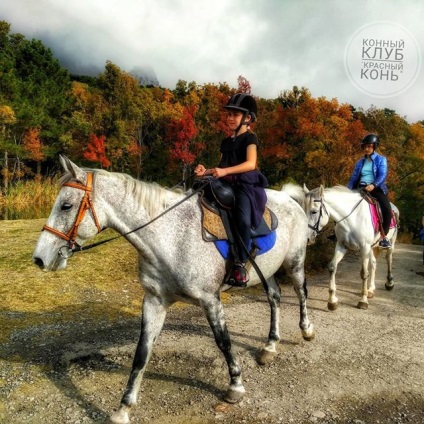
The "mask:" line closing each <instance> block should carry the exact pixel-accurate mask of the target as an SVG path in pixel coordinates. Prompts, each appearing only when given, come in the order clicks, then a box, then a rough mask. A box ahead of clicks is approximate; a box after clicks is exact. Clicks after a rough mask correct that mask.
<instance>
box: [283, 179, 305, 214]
mask: <svg viewBox="0 0 424 424" xmlns="http://www.w3.org/2000/svg"><path fill="white" fill-rule="evenodd" d="M281 191H284V192H285V193H287V194H288V195H289V196H290V197H291V198H292V199H293V200H294V201H296V202H297V203H299V205H300V206H301V207H302V209H304V205H305V191H304V190H303V188H302V187H301V186H300V185H298V184H293V183H286V184H283V186H282V187H281Z"/></svg>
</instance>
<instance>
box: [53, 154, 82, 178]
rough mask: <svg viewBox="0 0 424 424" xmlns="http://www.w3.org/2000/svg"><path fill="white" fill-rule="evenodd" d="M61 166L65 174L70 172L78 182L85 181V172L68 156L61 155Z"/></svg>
mask: <svg viewBox="0 0 424 424" xmlns="http://www.w3.org/2000/svg"><path fill="white" fill-rule="evenodd" d="M59 160H60V164H61V165H62V168H63V170H64V171H65V172H69V173H70V174H71V175H72V176H73V177H74V178H75V179H76V180H80V181H83V180H84V171H83V170H82V169H81V168H79V167H78V166H77V165H75V164H74V163H73V162H72V161H71V160H69V159H68V158H67V157H66V156H62V155H59Z"/></svg>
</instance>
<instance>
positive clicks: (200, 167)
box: [194, 165, 206, 177]
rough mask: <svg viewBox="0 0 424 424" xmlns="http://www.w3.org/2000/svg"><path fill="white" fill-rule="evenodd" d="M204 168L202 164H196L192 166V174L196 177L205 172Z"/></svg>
mask: <svg viewBox="0 0 424 424" xmlns="http://www.w3.org/2000/svg"><path fill="white" fill-rule="evenodd" d="M205 172H206V168H205V167H204V166H203V165H197V166H196V168H194V174H195V175H196V177H201V176H203V175H204V174H205Z"/></svg>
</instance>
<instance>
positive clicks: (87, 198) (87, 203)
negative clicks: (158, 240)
mask: <svg viewBox="0 0 424 424" xmlns="http://www.w3.org/2000/svg"><path fill="white" fill-rule="evenodd" d="M190 178H191V177H190ZM207 184H208V182H205V183H203V184H201V185H200V186H199V187H197V188H196V189H195V190H193V192H192V193H190V194H189V195H188V196H186V197H184V198H183V199H181V200H180V201H178V202H177V203H175V204H174V205H172V206H171V207H169V208H168V209H166V210H164V211H163V212H162V213H160V214H159V215H157V216H155V217H154V218H153V219H151V220H150V221H148V222H146V223H145V224H143V225H140V226H139V227H137V228H135V229H133V230H131V231H128V232H127V233H125V234H120V235H118V236H115V237H111V238H109V239H107V240H101V241H98V242H96V243H92V244H90V245H88V246H80V245H79V244H78V243H77V242H76V237H77V233H78V227H79V225H80V223H81V222H82V220H83V218H84V215H85V212H86V211H87V210H89V209H90V210H91V213H92V214H93V219H94V222H95V224H96V227H97V230H98V232H99V233H100V232H101V231H102V228H101V227H100V224H99V222H98V220H97V215H96V213H95V211H94V207H93V203H92V199H91V193H92V185H93V173H92V172H89V173H87V185H85V186H84V185H82V184H77V183H65V184H63V185H64V186H67V187H73V188H76V189H79V190H83V191H84V192H85V194H84V197H83V199H82V201H81V205H80V208H79V211H78V214H77V217H76V219H75V222H74V224H73V225H72V227H71V229H70V230H69V231H68V232H67V233H66V234H65V233H62V232H61V231H59V230H56V229H55V228H52V227H49V226H47V225H45V226H44V227H43V230H46V231H49V232H51V233H53V234H54V235H56V236H57V237H59V238H62V239H64V240H66V241H67V242H68V245H67V246H62V247H61V248H60V249H59V255H60V256H62V257H63V258H64V259H69V258H70V257H71V256H72V255H73V254H74V253H75V252H82V251H83V250H89V249H93V248H94V247H97V246H100V245H102V244H105V243H108V242H110V241H113V240H116V239H118V238H121V237H125V236H127V235H129V234H132V233H134V232H136V231H138V230H141V229H142V228H144V227H147V226H148V225H149V224H151V223H152V222H154V221H156V220H157V219H159V218H161V217H162V216H163V215H165V214H166V213H168V212H169V211H171V210H172V209H174V208H176V207H177V206H179V205H181V203H183V202H185V201H186V200H188V199H189V198H190V197H193V196H194V195H195V194H197V193H198V192H200V191H202V190H203V189H204V188H205V186H206V185H207ZM65 249H67V251H65Z"/></svg>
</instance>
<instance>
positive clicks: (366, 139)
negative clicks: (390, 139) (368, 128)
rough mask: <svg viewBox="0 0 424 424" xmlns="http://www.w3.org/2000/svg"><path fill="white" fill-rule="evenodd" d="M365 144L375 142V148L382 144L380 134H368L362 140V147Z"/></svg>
mask: <svg viewBox="0 0 424 424" xmlns="http://www.w3.org/2000/svg"><path fill="white" fill-rule="evenodd" d="M365 144H374V149H376V148H377V147H378V145H379V144H380V142H379V141H378V135H376V134H367V135H366V136H365V137H364V138H363V139H362V141H361V147H364V145H365Z"/></svg>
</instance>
